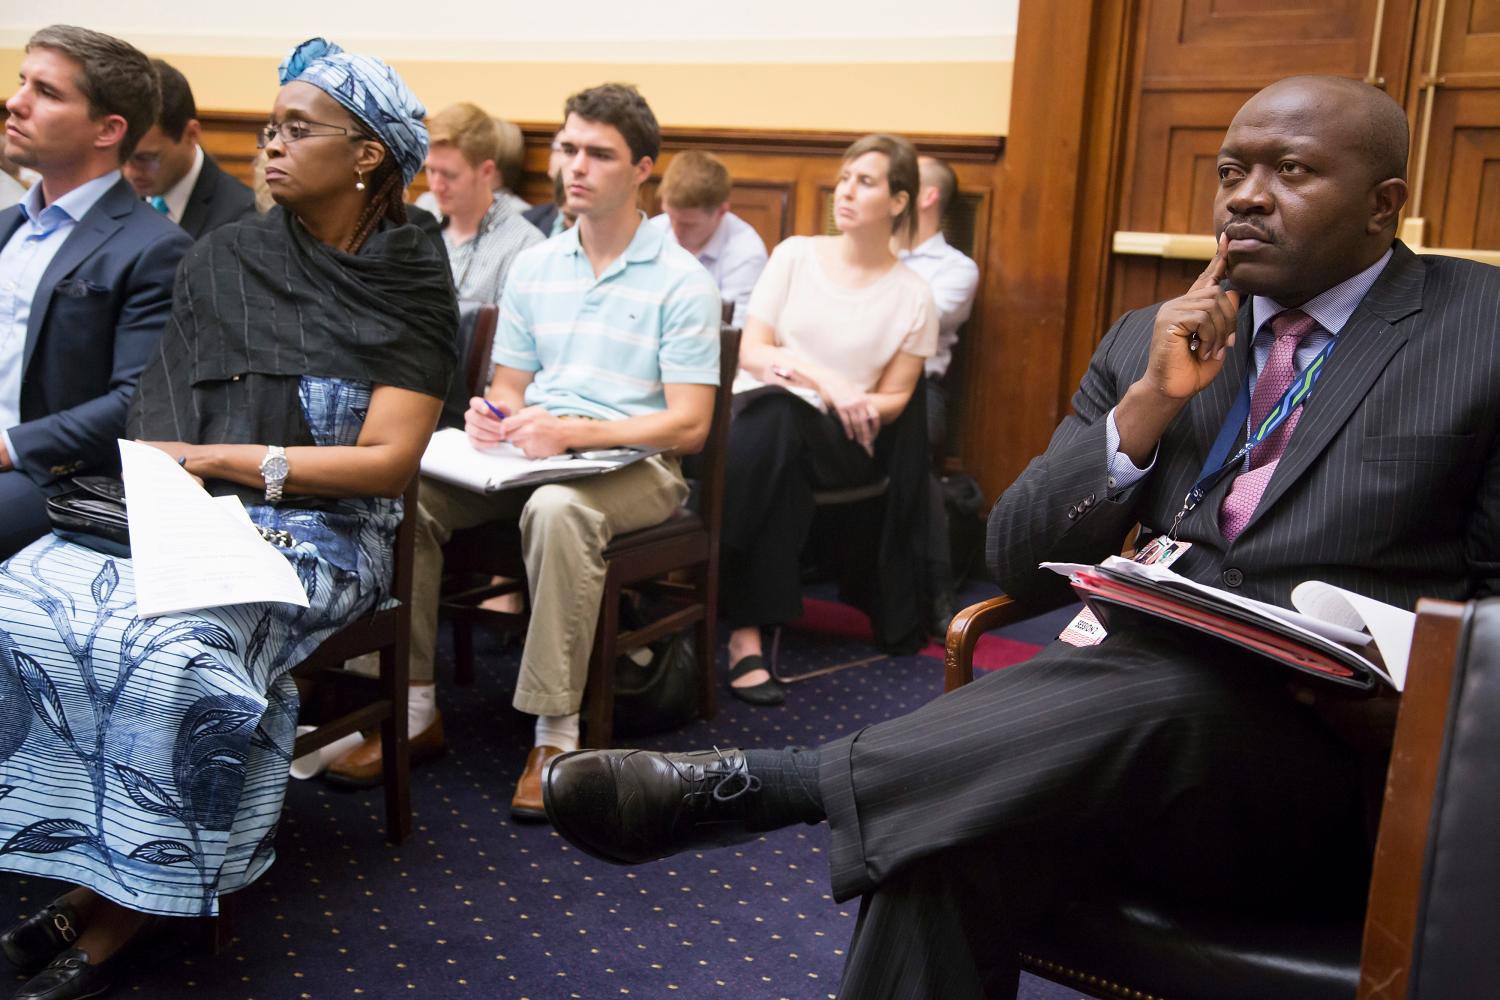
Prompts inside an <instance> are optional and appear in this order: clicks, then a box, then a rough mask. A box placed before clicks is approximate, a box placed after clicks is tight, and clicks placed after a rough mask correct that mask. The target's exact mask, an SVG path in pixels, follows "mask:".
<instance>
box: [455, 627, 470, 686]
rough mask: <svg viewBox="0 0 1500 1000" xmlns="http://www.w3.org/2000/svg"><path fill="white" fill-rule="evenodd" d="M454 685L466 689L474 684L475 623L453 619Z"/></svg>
mask: <svg viewBox="0 0 1500 1000" xmlns="http://www.w3.org/2000/svg"><path fill="white" fill-rule="evenodd" d="M453 683H455V684H457V685H459V686H460V687H466V686H468V685H470V684H473V683H474V623H473V622H471V621H468V620H467V619H464V618H457V617H456V618H454V619H453Z"/></svg>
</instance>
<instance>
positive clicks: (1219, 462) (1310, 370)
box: [1167, 337, 1338, 541]
mask: <svg viewBox="0 0 1500 1000" xmlns="http://www.w3.org/2000/svg"><path fill="white" fill-rule="evenodd" d="M1337 343H1338V338H1337V337H1335V338H1332V339H1330V340H1329V341H1328V343H1327V344H1325V345H1324V346H1323V349H1322V350H1321V351H1319V352H1318V353H1317V355H1316V356H1315V357H1314V358H1313V359H1312V360H1311V361H1309V362H1308V363H1307V367H1306V368H1304V369H1302V371H1301V372H1300V373H1299V374H1298V375H1297V378H1296V380H1295V381H1293V382H1292V384H1291V385H1289V386H1287V389H1286V392H1284V393H1282V394H1281V398H1280V399H1279V400H1277V401H1276V405H1275V406H1273V407H1271V412H1269V413H1267V414H1266V416H1265V419H1264V420H1262V421H1261V422H1260V426H1258V427H1252V428H1250V433H1249V434H1248V435H1247V436H1246V438H1245V443H1244V444H1243V445H1241V446H1240V450H1239V451H1237V452H1235V453H1234V455H1233V456H1231V457H1229V458H1227V459H1226V458H1225V456H1226V455H1228V454H1229V449H1230V448H1231V447H1232V446H1233V445H1234V439H1235V438H1237V437H1239V433H1240V428H1241V427H1243V426H1245V421H1246V420H1247V419H1249V416H1250V379H1249V377H1248V376H1247V377H1246V378H1245V381H1244V382H1243V383H1241V385H1240V392H1239V395H1238V396H1236V397H1235V400H1234V405H1233V406H1232V407H1230V408H1229V414H1228V415H1227V416H1226V417H1225V418H1224V426H1222V427H1220V428H1219V436H1218V437H1217V438H1215V439H1214V445H1213V447H1212V448H1210V449H1209V451H1208V458H1207V460H1205V461H1204V463H1203V470H1202V471H1201V472H1199V473H1198V481H1197V482H1196V483H1194V484H1193V488H1192V489H1190V490H1188V493H1187V496H1185V497H1183V498H1182V510H1180V511H1178V512H1177V516H1176V517H1174V518H1172V527H1171V528H1170V529H1169V530H1168V531H1167V537H1168V538H1171V539H1173V540H1174V541H1175V540H1176V538H1177V527H1178V525H1180V524H1182V519H1183V518H1185V517H1187V516H1188V515H1189V514H1191V513H1192V512H1193V509H1194V508H1195V507H1197V506H1198V504H1200V503H1202V502H1203V498H1204V497H1205V496H1207V495H1208V492H1209V490H1212V489H1213V488H1214V487H1215V486H1217V485H1218V484H1219V482H1220V481H1221V480H1222V479H1223V478H1224V477H1225V476H1226V475H1228V474H1229V472H1230V471H1231V470H1233V469H1236V468H1238V467H1239V466H1240V463H1242V462H1243V461H1244V460H1245V457H1246V456H1247V455H1249V454H1250V452H1251V451H1253V450H1254V448H1255V446H1256V445H1258V444H1260V443H1261V442H1262V441H1264V440H1265V439H1266V438H1268V437H1270V436H1271V435H1272V434H1275V433H1276V431H1277V429H1278V428H1279V427H1280V426H1281V425H1282V424H1284V423H1286V418H1287V417H1290V416H1291V415H1292V413H1293V412H1295V411H1296V409H1297V407H1299V406H1302V405H1304V404H1306V403H1307V399H1308V397H1309V396H1310V395H1312V390H1313V386H1314V385H1316V384H1317V382H1318V379H1319V377H1321V376H1322V374H1323V367H1324V365H1325V364H1326V363H1327V361H1328V356H1329V355H1330V354H1332V353H1333V348H1334V345H1335V344H1337Z"/></svg>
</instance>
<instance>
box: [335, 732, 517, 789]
mask: <svg viewBox="0 0 1500 1000" xmlns="http://www.w3.org/2000/svg"><path fill="white" fill-rule="evenodd" d="M406 745H407V746H408V747H409V748H410V754H411V762H412V763H413V764H420V763H422V762H423V761H424V760H431V759H432V758H434V757H441V756H442V755H443V751H445V750H447V749H448V744H447V741H446V740H445V739H444V737H443V714H442V713H441V712H438V713H436V714H434V715H433V717H432V724H431V725H429V726H428V727H427V728H426V729H424V730H422V731H421V732H420V733H418V734H417V735H415V736H412V737H410V738H408V739H407V741H406ZM323 777H324V778H326V779H328V783H329V784H331V785H339V786H340V787H343V788H373V787H375V786H376V785H378V784H380V783H381V782H382V781H383V780H384V779H385V773H384V771H382V770H381V764H380V731H379V730H378V729H377V730H376V731H375V734H374V735H373V736H369V737H366V738H365V741H364V742H363V743H361V744H360V745H359V746H357V747H355V748H354V749H353V750H350V751H349V752H348V753H346V754H344V756H342V757H340V758H339V759H338V760H336V761H334V762H333V763H332V764H330V765H329V767H328V770H326V771H324V772H323ZM537 801H538V802H540V801H541V792H540V791H538V792H537Z"/></svg>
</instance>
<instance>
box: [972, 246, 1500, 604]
mask: <svg viewBox="0 0 1500 1000" xmlns="http://www.w3.org/2000/svg"><path fill="white" fill-rule="evenodd" d="M1156 310H1157V307H1156V306H1151V307H1149V308H1146V309H1140V310H1137V311H1135V312H1132V313H1129V314H1127V315H1126V316H1124V317H1123V318H1122V319H1120V321H1119V322H1117V323H1116V324H1115V325H1114V327H1113V328H1112V329H1111V330H1110V331H1109V332H1108V333H1107V334H1106V335H1105V337H1104V340H1103V341H1102V342H1101V343H1100V344H1099V347H1098V349H1097V351H1096V352H1095V353H1094V356H1093V359H1092V360H1091V361H1090V363H1089V368H1088V371H1087V372H1086V373H1085V375H1084V378H1083V381H1082V384H1081V386H1080V388H1079V390H1078V393H1077V395H1075V396H1074V398H1073V408H1074V410H1075V411H1076V412H1075V414H1074V415H1071V416H1069V417H1067V418H1066V419H1064V420H1063V422H1062V424H1061V425H1060V426H1059V427H1058V428H1057V430H1056V432H1055V433H1054V434H1053V436H1052V441H1051V443H1050V444H1049V445H1048V447H1047V451H1046V452H1045V454H1043V455H1042V456H1040V457H1039V458H1037V459H1035V460H1033V461H1032V463H1031V464H1030V465H1029V466H1028V467H1027V468H1026V471H1025V472H1024V473H1022V475H1021V477H1020V478H1019V479H1018V480H1017V481H1016V482H1015V484H1014V485H1012V486H1011V488H1010V489H1009V490H1007V491H1006V493H1005V495H1004V496H1003V497H1001V499H1000V500H999V502H998V503H997V504H996V505H995V509H994V511H993V512H992V514H991V516H990V540H989V553H988V554H989V558H990V563H991V565H992V567H994V569H995V571H996V573H997V576H998V579H999V581H1000V583H1001V585H1002V586H1003V587H1004V588H1005V589H1006V591H1007V592H1008V593H1011V594H1013V595H1015V596H1017V597H1019V598H1022V599H1027V598H1040V597H1046V596H1052V597H1055V596H1058V595H1059V594H1062V593H1064V589H1065V586H1066V585H1065V581H1063V580H1062V578H1061V577H1057V576H1055V575H1054V574H1052V573H1050V572H1046V571H1039V570H1037V568H1036V566H1037V563H1038V562H1039V561H1041V560H1043V559H1051V560H1060V561H1071V562H1085V563H1092V562H1097V561H1099V560H1101V559H1103V558H1104V557H1105V556H1107V555H1109V554H1111V553H1115V552H1118V551H1119V549H1120V546H1121V544H1122V541H1123V539H1124V537H1125V535H1126V532H1127V531H1128V530H1129V529H1130V527H1131V525H1133V524H1135V523H1136V522H1138V521H1139V522H1140V523H1141V524H1142V525H1143V526H1144V527H1145V528H1147V529H1150V530H1151V531H1153V532H1162V531H1165V530H1167V529H1168V528H1169V527H1170V526H1171V523H1172V518H1173V516H1174V515H1175V514H1176V513H1177V511H1178V510H1180V509H1181V506H1182V499H1183V496H1184V494H1186V493H1187V491H1188V489H1189V488H1190V487H1191V486H1192V484H1193V483H1194V482H1195V481H1196V479H1197V478H1198V476H1199V474H1200V472H1201V471H1202V466H1203V463H1204V460H1205V458H1206V456H1207V453H1208V450H1209V448H1210V446H1211V445H1212V443H1213V440H1214V437H1215V436H1216V434H1217V433H1218V431H1219V428H1220V426H1221V424H1222V423H1223V421H1224V419H1225V415H1226V414H1227V412H1228V410H1229V408H1230V406H1231V405H1232V403H1233V401H1234V397H1235V395H1236V392H1237V389H1238V387H1239V385H1240V384H1241V381H1242V380H1243V379H1244V378H1245V377H1246V372H1247V366H1248V365H1249V364H1251V360H1250V341H1251V330H1250V323H1251V319H1250V305H1249V303H1248V302H1246V303H1245V305H1243V306H1242V307H1241V309H1240V315H1239V330H1238V334H1237V336H1236V338H1235V347H1234V348H1233V350H1232V352H1231V353H1230V354H1229V355H1227V356H1226V360H1225V365H1224V369H1223V371H1222V372H1221V373H1220V375H1219V377H1218V378H1217V379H1216V380H1215V381H1214V383H1213V384H1212V385H1210V386H1209V387H1208V388H1207V389H1206V390H1204V391H1203V392H1201V393H1199V394H1198V396H1197V397H1195V398H1194V399H1193V400H1192V401H1191V402H1190V403H1189V404H1188V405H1187V407H1186V408H1185V409H1184V410H1183V412H1182V413H1181V414H1179V415H1178V417H1177V419H1176V420H1175V421H1174V422H1173V423H1172V425H1171V426H1170V427H1169V428H1168V429H1167V432H1166V434H1165V435H1164V436H1163V438H1162V441H1161V444H1160V447H1159V449H1158V452H1157V457H1156V463H1155V465H1154V466H1153V468H1152V469H1151V471H1150V472H1149V473H1148V474H1147V475H1146V476H1145V478H1144V479H1142V480H1141V481H1140V482H1138V483H1137V484H1135V485H1134V486H1133V487H1132V488H1130V489H1127V490H1124V491H1123V492H1122V491H1118V490H1112V489H1111V488H1110V486H1109V483H1108V479H1109V472H1108V469H1107V468H1106V462H1105V460H1106V455H1105V417H1106V415H1107V414H1108V412H1109V410H1110V409H1111V407H1113V406H1114V405H1115V403H1116V402H1117V401H1118V400H1119V399H1120V398H1121V397H1122V396H1123V395H1124V393H1125V390H1126V389H1127V388H1128V387H1129V386H1130V384H1131V383H1132V382H1134V381H1135V380H1136V379H1137V378H1138V377H1140V375H1141V373H1142V372H1143V371H1144V370H1145V365H1146V358H1147V352H1148V348H1149V345H1150V339H1151V327H1152V322H1153V320H1154V318H1155V315H1156ZM1497 326H1500V268H1494V267H1488V266H1485V265H1482V264H1475V263H1472V262H1470V261H1464V260H1456V259H1453V258H1447V257H1438V256H1424V257H1417V256H1415V255H1413V254H1412V253H1411V251H1410V250H1408V249H1407V248H1406V247H1405V246H1403V245H1402V244H1400V243H1399V242H1398V243H1397V244H1396V245H1395V250H1394V253H1393V255H1392V257H1391V260H1390V262H1389V264H1388V265H1387V266H1386V268H1385V270H1384V271H1383V272H1382V273H1381V275H1380V277H1379V278H1378V279H1377V280H1376V282H1375V285H1374V286H1373V287H1372V288H1371V289H1370V292H1369V294H1367V295H1366V296H1365V298H1364V301H1362V302H1361V303H1360V304H1359V306H1358V307H1357V308H1356V309H1355V311H1354V314H1353V315H1352V316H1351V317H1350V319H1349V322H1348V324H1347V325H1346V326H1345V327H1344V329H1343V331H1342V332H1341V333H1340V335H1339V338H1338V346H1337V347H1336V348H1335V349H1334V352H1333V354H1332V356H1331V357H1330V359H1329V361H1328V367H1327V369H1326V370H1325V372H1324V374H1323V376H1322V378H1321V379H1320V380H1319V382H1318V384H1317V388H1316V389H1315V390H1314V392H1313V395H1312V398H1311V400H1310V401H1309V403H1308V404H1307V406H1306V409H1305V411H1304V412H1303V415H1302V417H1301V419H1300V421H1299V422H1298V424H1297V428H1296V431H1295V432H1294V434H1293V436H1292V439H1291V442H1290V444H1289V445H1288V447H1287V450H1286V452H1285V453H1284V454H1283V456H1282V458H1281V462H1280V464H1279V465H1278V466H1277V469H1276V472H1275V474H1274V475H1273V477H1272V479H1271V481H1270V483H1269V484H1268V486H1267V487H1266V491H1265V494H1264V495H1263V497H1262V498H1261V501H1260V504H1259V506H1258V507H1257V509H1256V511H1255V514H1254V516H1253V517H1252V518H1251V519H1250V522H1249V524H1248V525H1247V526H1246V528H1245V529H1244V531H1243V533H1241V534H1240V535H1239V536H1238V537H1237V538H1236V539H1235V540H1234V542H1232V543H1231V542H1227V541H1226V540H1225V539H1224V537H1223V535H1222V534H1221V533H1220V531H1219V526H1218V510H1219V505H1220V502H1221V501H1222V499H1223V497H1224V494H1225V492H1226V491H1227V490H1228V488H1229V482H1230V480H1231V479H1232V477H1225V479H1224V481H1223V482H1222V483H1220V484H1219V486H1218V487H1217V488H1216V489H1214V490H1213V491H1212V492H1210V493H1209V495H1208V496H1207V497H1205V498H1204V500H1203V502H1202V503H1201V504H1200V505H1199V506H1198V508H1197V509H1196V510H1195V511H1194V512H1193V513H1192V514H1191V515H1189V517H1188V518H1187V519H1186V520H1184V522H1183V524H1182V528H1181V530H1180V532H1179V537H1181V538H1184V539H1186V540H1188V541H1191V542H1192V543H1193V548H1192V549H1191V550H1190V551H1188V552H1187V553H1186V554H1185V555H1184V556H1183V557H1182V559H1181V560H1180V561H1179V562H1178V563H1177V564H1176V565H1175V566H1174V567H1173V568H1174V569H1176V570H1178V571H1179V572H1182V573H1184V574H1186V575H1188V576H1190V577H1192V578H1194V579H1196V580H1199V581H1201V582H1204V583H1209V584H1213V585H1215V586H1221V587H1227V588H1230V589H1234V590H1236V591H1237V592H1238V593H1242V594H1244V595H1246V596H1248V597H1254V598H1258V599H1260V600H1264V601H1270V602H1273V603H1276V604H1281V605H1283V606H1286V605H1289V603H1290V592H1291V589H1292V588H1293V587H1294V586H1296V585H1297V584H1298V583H1300V582H1302V581H1303V580H1307V579H1320V580H1326V581H1328V582H1330V583H1333V584H1335V585H1337V586H1341V587H1346V588H1348V589H1350V590H1353V591H1356V592H1358V593H1362V594H1366V595H1368V596H1370V597H1373V598H1376V599H1377V600H1381V601H1386V602H1388V603H1391V604H1395V605H1398V606H1401V607H1405V608H1411V607H1413V606H1414V605H1415V604H1416V601H1417V598H1418V597H1422V596H1430V597H1442V598H1455V599H1459V598H1464V597H1469V596H1474V595H1479V594H1485V593H1494V592H1496V591H1497V590H1500V586H1497V585H1500V451H1497V449H1496V437H1497V433H1500V336H1497V333H1500V330H1497ZM1241 439H1242V440H1243V432H1242V433H1241Z"/></svg>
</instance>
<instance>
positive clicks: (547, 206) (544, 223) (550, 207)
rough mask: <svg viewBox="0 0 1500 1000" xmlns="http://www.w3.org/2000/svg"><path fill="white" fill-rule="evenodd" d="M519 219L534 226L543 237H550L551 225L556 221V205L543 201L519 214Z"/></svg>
mask: <svg viewBox="0 0 1500 1000" xmlns="http://www.w3.org/2000/svg"><path fill="white" fill-rule="evenodd" d="M521 218H523V219H525V220H526V221H527V222H529V223H531V224H532V225H533V226H536V228H537V229H539V230H540V231H541V233H542V235H543V236H551V235H552V223H554V222H555V221H557V203H556V202H553V201H544V202H542V203H541V204H540V205H532V206H531V207H530V208H528V209H527V210H526V211H524V212H522V213H521Z"/></svg>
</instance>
